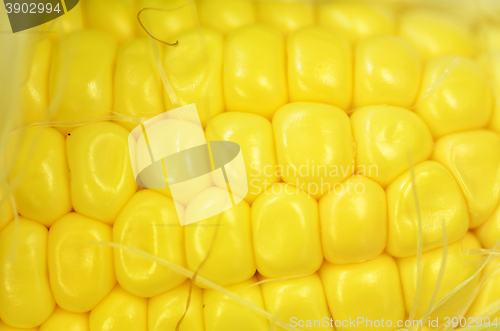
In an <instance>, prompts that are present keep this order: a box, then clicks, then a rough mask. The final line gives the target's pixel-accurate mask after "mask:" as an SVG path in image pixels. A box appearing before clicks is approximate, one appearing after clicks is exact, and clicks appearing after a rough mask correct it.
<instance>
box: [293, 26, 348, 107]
mask: <svg viewBox="0 0 500 331" xmlns="http://www.w3.org/2000/svg"><path fill="white" fill-rule="evenodd" d="M287 50H288V89H289V91H290V101H292V102H295V101H309V102H321V103H327V104H331V105H333V106H336V107H339V108H341V109H344V110H347V108H348V107H349V105H350V104H351V97H352V51H351V45H350V44H349V41H348V39H347V38H345V37H344V36H342V35H338V34H335V33H332V32H331V31H329V30H328V29H326V28H322V27H316V26H314V27H307V28H303V29H300V30H298V31H296V32H294V33H291V34H290V35H289V37H288V42H287Z"/></svg>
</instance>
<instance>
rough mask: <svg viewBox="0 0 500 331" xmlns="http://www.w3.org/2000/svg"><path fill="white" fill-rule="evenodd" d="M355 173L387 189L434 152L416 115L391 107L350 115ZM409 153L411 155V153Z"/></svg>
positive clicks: (369, 109)
mask: <svg viewBox="0 0 500 331" xmlns="http://www.w3.org/2000/svg"><path fill="white" fill-rule="evenodd" d="M351 123H352V131H353V136H354V141H355V142H356V171H357V173H358V174H359V175H361V176H367V177H370V178H371V179H373V180H374V181H376V182H377V183H379V184H380V185H382V186H383V187H386V186H387V185H389V184H390V183H391V182H392V181H393V180H394V179H396V177H398V176H399V175H401V174H402V173H403V172H405V171H406V170H408V169H409V168H410V163H409V162H410V160H409V156H411V158H412V160H413V162H415V163H418V162H421V161H424V160H426V159H428V158H429V156H430V155H431V153H432V146H433V141H432V136H431V134H430V132H429V129H428V128H427V127H426V126H425V123H424V122H423V121H422V120H421V119H420V118H419V117H418V116H417V115H415V114H414V113H413V112H411V111H409V110H406V109H403V108H399V107H391V106H366V107H363V108H360V109H358V110H356V111H355V112H354V113H353V114H352V115H351ZM409 153H410V154H409Z"/></svg>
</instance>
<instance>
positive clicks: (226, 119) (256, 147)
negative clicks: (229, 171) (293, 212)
mask: <svg viewBox="0 0 500 331" xmlns="http://www.w3.org/2000/svg"><path fill="white" fill-rule="evenodd" d="M206 137H207V141H232V142H235V143H237V144H238V145H239V146H240V148H241V152H242V154H243V159H244V161H245V169H246V173H247V182H248V184H249V186H250V188H249V190H248V194H247V196H246V197H245V200H246V202H248V203H249V204H251V203H252V202H253V201H254V200H255V198H257V196H258V195H259V194H260V193H261V192H262V191H264V190H265V189H266V188H267V187H269V186H270V185H272V184H274V183H276V182H278V181H279V180H280V179H279V177H277V176H276V172H275V169H276V151H275V145H274V135H273V127H272V125H271V123H270V122H269V120H267V119H265V118H264V117H261V116H258V115H255V114H246V113H234V112H230V113H224V114H221V115H219V116H217V117H215V118H214V119H213V120H212V121H211V122H210V123H209V124H208V125H207V129H206ZM223 184H224V188H225V185H226V183H225V182H224V183H223Z"/></svg>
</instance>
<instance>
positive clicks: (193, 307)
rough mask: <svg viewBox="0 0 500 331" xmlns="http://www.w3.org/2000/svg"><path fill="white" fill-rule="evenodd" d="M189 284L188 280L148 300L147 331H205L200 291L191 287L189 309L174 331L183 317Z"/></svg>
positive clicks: (194, 286) (195, 287)
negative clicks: (177, 328) (177, 327)
mask: <svg viewBox="0 0 500 331" xmlns="http://www.w3.org/2000/svg"><path fill="white" fill-rule="evenodd" d="M190 286H191V282H190V281H189V280H188V281H186V282H184V283H183V284H182V285H179V286H177V287H176V288H174V289H171V290H170V291H167V292H165V293H162V294H160V295H157V296H155V297H152V298H151V299H149V304H148V325H149V329H148V330H149V331H205V327H204V323H203V308H204V307H203V306H202V300H203V298H202V290H201V289H200V288H199V287H197V286H196V285H193V289H192V291H191V297H190V300H189V308H188V310H187V312H186V315H185V316H184V318H183V319H182V322H181V324H180V325H179V330H176V329H175V328H176V326H177V323H178V322H179V320H180V319H181V317H182V316H183V315H184V312H185V310H186V305H187V301H188V295H189V290H190Z"/></svg>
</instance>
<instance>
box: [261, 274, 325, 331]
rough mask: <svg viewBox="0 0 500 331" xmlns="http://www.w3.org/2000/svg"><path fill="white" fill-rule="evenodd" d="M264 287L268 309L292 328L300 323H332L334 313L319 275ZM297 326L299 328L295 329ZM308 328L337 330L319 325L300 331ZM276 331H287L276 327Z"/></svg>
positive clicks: (318, 330)
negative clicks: (330, 309) (316, 321)
mask: <svg viewBox="0 0 500 331" xmlns="http://www.w3.org/2000/svg"><path fill="white" fill-rule="evenodd" d="M261 286H262V294H263V296H264V302H265V304H266V310H267V311H268V312H269V313H271V314H273V315H275V316H276V317H277V318H279V319H281V320H282V321H284V322H285V323H286V324H288V325H290V326H291V327H299V324H298V323H299V322H298V321H299V320H302V321H307V320H309V321H314V320H320V321H323V319H325V318H326V319H328V322H329V323H330V318H331V314H330V311H328V306H327V302H326V298H325V292H324V290H323V285H322V284H321V279H320V278H319V276H318V274H316V273H314V274H312V275H310V276H307V277H301V278H294V279H289V280H276V281H272V282H265V283H262V285H261ZM271 323H272V321H271ZM294 323H297V325H295V326H294ZM306 327H307V330H315V331H320V330H333V329H334V328H333V327H331V326H330V325H329V326H325V325H323V326H318V324H316V326H315V327H311V326H306V325H303V326H302V327H300V329H302V330H305V329H306ZM273 329H276V330H277V331H284V329H283V328H281V327H276V326H274V328H273Z"/></svg>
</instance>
